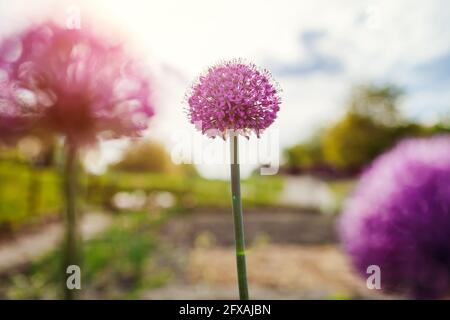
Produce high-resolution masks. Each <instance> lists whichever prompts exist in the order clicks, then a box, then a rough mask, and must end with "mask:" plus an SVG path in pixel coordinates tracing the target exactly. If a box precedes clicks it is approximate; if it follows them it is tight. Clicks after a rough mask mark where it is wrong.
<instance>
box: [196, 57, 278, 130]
mask: <svg viewBox="0 0 450 320" xmlns="http://www.w3.org/2000/svg"><path fill="white" fill-rule="evenodd" d="M188 104H189V107H188V114H189V119H190V121H191V123H193V124H199V123H200V124H201V131H202V133H207V134H209V135H211V136H213V137H215V136H217V135H221V136H222V137H225V136H226V132H227V130H239V131H241V133H242V134H244V135H245V136H248V135H249V134H250V133H251V131H253V132H255V133H256V135H257V136H258V137H259V135H260V133H261V132H262V131H263V130H264V129H266V128H267V127H269V126H270V125H271V124H272V123H273V122H274V120H275V119H276V116H277V112H278V110H279V105H280V97H279V94H278V92H277V89H276V86H275V84H274V83H272V81H271V77H270V74H269V73H268V72H267V71H261V70H259V69H258V68H257V67H256V66H255V65H254V64H245V63H243V62H241V61H239V60H233V61H229V62H225V63H221V64H218V65H215V66H213V67H211V68H209V69H208V71H207V72H206V74H204V75H201V76H200V78H199V80H198V82H197V83H196V84H195V85H194V86H193V88H192V91H191V92H190V94H189V96H188ZM214 131H215V132H214Z"/></svg>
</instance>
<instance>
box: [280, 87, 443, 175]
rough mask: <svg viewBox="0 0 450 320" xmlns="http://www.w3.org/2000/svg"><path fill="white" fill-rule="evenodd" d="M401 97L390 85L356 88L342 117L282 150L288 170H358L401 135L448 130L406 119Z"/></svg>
mask: <svg viewBox="0 0 450 320" xmlns="http://www.w3.org/2000/svg"><path fill="white" fill-rule="evenodd" d="M402 96H403V92H402V90H401V89H399V88H398V87H396V86H392V85H361V86H357V87H355V88H354V89H353V90H352V92H351V94H350V97H349V100H348V102H347V105H346V110H347V111H346V113H345V114H344V116H343V117H342V118H341V119H339V120H338V121H337V122H336V123H335V124H333V125H332V126H331V127H329V128H327V129H325V130H321V131H320V132H318V133H317V134H316V135H315V136H314V137H313V138H312V139H311V140H309V141H306V142H304V143H301V144H297V145H295V146H293V147H291V148H289V149H287V150H286V151H285V155H286V159H287V167H288V169H289V170H290V171H296V170H297V171H298V170H299V169H300V171H302V170H303V171H314V170H315V169H317V168H319V169H322V171H323V168H326V169H328V172H332V173H333V174H336V173H339V172H340V173H346V174H352V173H357V172H359V171H360V170H361V169H362V168H363V167H365V166H366V165H367V164H369V163H370V162H371V161H372V160H373V159H374V158H375V157H377V156H378V155H379V154H381V153H382V152H384V151H385V150H387V149H388V148H390V147H392V146H393V145H394V144H395V143H397V142H398V141H399V140H401V139H403V138H406V137H413V136H424V135H432V134H436V133H440V132H445V131H446V132H448V131H449V126H448V125H446V124H444V123H439V124H436V125H434V126H431V127H427V126H424V125H421V124H418V123H414V122H408V121H406V120H405V119H404V118H403V117H402V114H401V113H400V111H399V101H400V99H401V97H402Z"/></svg>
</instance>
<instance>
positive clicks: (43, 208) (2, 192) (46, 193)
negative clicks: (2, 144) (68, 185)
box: [0, 161, 61, 230]
mask: <svg viewBox="0 0 450 320" xmlns="http://www.w3.org/2000/svg"><path fill="white" fill-rule="evenodd" d="M33 179H34V183H36V184H35V185H34V186H33V185H32V183H33ZM36 187H37V188H36ZM60 207H61V197H60V195H59V177H58V174H57V173H56V172H55V170H50V169H34V170H30V168H29V167H28V166H26V165H24V164H17V163H10V162H4V161H1V162H0V227H3V228H5V227H6V228H8V229H13V230H14V229H15V228H17V227H18V226H20V225H21V224H23V223H25V222H32V221H34V220H39V219H40V218H41V217H42V216H43V215H48V214H54V213H55V212H56V211H57V210H58V208H60Z"/></svg>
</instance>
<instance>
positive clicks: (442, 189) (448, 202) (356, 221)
mask: <svg viewBox="0 0 450 320" xmlns="http://www.w3.org/2000/svg"><path fill="white" fill-rule="evenodd" d="M344 211H345V212H344V214H343V217H342V218H341V221H340V233H341V238H342V240H343V245H344V247H345V249H346V251H347V252H348V253H349V254H350V256H351V258H352V261H353V263H354V265H355V266H356V268H357V270H358V271H359V272H360V273H361V274H362V275H364V276H366V277H367V276H368V275H367V274H366V269H367V267H368V266H370V265H378V266H379V267H380V268H381V286H382V289H385V290H386V291H388V292H393V293H400V294H406V295H408V296H410V297H413V298H440V297H443V296H445V295H448V294H450V136H438V137H434V138H429V139H411V140H406V141H404V142H401V143H400V144H399V145H398V146H397V147H395V148H394V149H393V150H392V151H390V152H387V153H386V154H384V155H382V156H381V157H379V158H378V159H377V160H376V161H375V162H374V163H373V165H372V166H371V167H370V168H368V170H367V171H366V172H365V173H364V174H363V176H362V178H361V180H360V182H359V184H358V186H357V188H356V191H355V193H354V195H353V197H352V198H351V199H350V200H349V202H348V203H347V206H346V208H345V210H344Z"/></svg>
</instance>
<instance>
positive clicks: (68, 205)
mask: <svg viewBox="0 0 450 320" xmlns="http://www.w3.org/2000/svg"><path fill="white" fill-rule="evenodd" d="M76 189H77V147H76V146H75V145H74V144H72V143H70V142H68V143H66V145H65V155H64V168H63V191H64V200H65V212H64V213H65V217H64V218H65V227H66V234H65V244H64V245H65V247H64V257H63V279H64V280H63V281H62V282H63V286H64V287H63V289H64V298H65V299H66V300H74V299H75V298H76V291H77V290H70V289H68V288H67V284H66V277H67V274H66V270H67V267H68V266H70V265H77V266H79V265H80V260H79V259H80V256H79V248H78V246H79V243H80V242H79V233H78V216H77V208H76V203H77V199H76Z"/></svg>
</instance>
